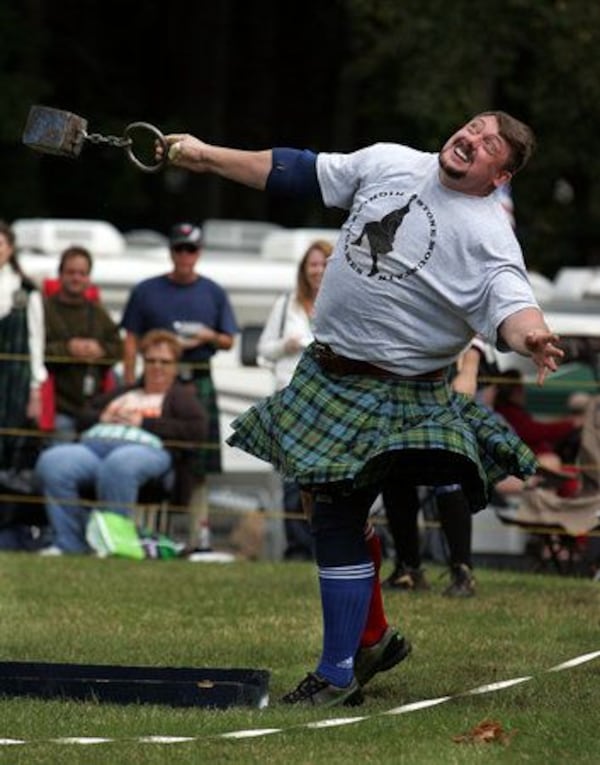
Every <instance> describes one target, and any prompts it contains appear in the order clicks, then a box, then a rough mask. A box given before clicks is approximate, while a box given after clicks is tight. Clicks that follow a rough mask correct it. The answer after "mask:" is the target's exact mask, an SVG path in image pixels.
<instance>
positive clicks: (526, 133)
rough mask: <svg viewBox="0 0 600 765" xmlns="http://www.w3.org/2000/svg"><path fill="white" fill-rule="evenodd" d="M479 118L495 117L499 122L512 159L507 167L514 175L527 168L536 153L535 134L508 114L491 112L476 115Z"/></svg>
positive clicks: (500, 130)
mask: <svg viewBox="0 0 600 765" xmlns="http://www.w3.org/2000/svg"><path fill="white" fill-rule="evenodd" d="M476 116H477V117H495V118H496V120H497V122H498V132H499V133H500V135H501V136H502V138H504V140H505V141H506V143H507V144H508V146H509V148H510V158H509V160H508V163H507V165H506V170H508V171H509V172H510V173H512V175H514V174H515V173H518V172H519V170H521V169H522V168H524V167H525V165H526V164H527V162H528V161H529V158H530V157H531V155H532V154H533V152H534V151H535V143H536V142H535V134H534V132H533V130H532V129H531V128H530V127H529V125H526V124H525V123H524V122H521V121H520V120H518V119H516V118H515V117H512V116H511V115H510V114H508V113H507V112H502V111H489V112H482V113H481V114H478V115H476Z"/></svg>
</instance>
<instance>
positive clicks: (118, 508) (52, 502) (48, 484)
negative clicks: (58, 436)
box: [35, 440, 172, 553]
mask: <svg viewBox="0 0 600 765" xmlns="http://www.w3.org/2000/svg"><path fill="white" fill-rule="evenodd" d="M171 462H172V460H171V455H170V454H169V452H167V451H166V450H164V449H156V448H154V447H151V446H146V445H143V444H134V443H124V442H120V441H119V442H117V441H104V442H101V441H99V440H98V441H93V442H88V443H70V444H58V445H56V446H52V447H51V448H49V449H47V450H46V451H44V452H42V454H41V455H40V457H39V459H38V461H37V464H36V468H35V470H36V476H37V478H38V479H39V481H40V485H41V487H42V491H43V493H44V496H45V497H46V512H47V514H48V520H49V521H50V525H51V526H52V531H53V544H55V545H56V546H57V547H60V549H61V550H63V551H64V552H72V553H80V552H87V551H88V549H89V548H88V545H87V542H86V539H85V529H86V526H87V522H88V518H89V514H90V508H89V507H85V506H83V505H82V504H80V503H78V499H79V496H80V494H79V490H80V487H84V486H93V487H95V490H96V498H97V500H98V501H99V502H100V503H102V507H103V508H104V509H107V510H111V511H112V512H116V513H122V514H123V515H129V514H130V513H131V505H132V504H134V503H135V502H136V500H137V496H138V489H139V488H140V486H142V484H144V483H145V482H146V481H148V480H149V479H151V478H160V477H161V476H163V475H166V474H167V473H168V471H169V469H170V468H171Z"/></svg>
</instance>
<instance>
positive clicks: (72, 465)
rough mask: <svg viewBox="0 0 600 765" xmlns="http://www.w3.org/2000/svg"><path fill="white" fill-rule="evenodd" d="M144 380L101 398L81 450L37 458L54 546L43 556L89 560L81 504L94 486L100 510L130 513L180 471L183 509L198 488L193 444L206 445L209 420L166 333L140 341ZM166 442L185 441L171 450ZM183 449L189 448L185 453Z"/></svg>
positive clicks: (89, 413)
mask: <svg viewBox="0 0 600 765" xmlns="http://www.w3.org/2000/svg"><path fill="white" fill-rule="evenodd" d="M140 351H141V353H142V356H143V359H144V371H143V376H142V380H141V381H140V382H138V383H134V384H133V385H129V386H123V387H120V388H117V389H115V390H113V391H111V392H110V393H105V394H103V395H100V396H98V397H95V398H94V399H92V401H91V402H90V404H89V406H88V407H87V408H86V409H85V410H84V412H83V414H82V417H81V426H82V427H86V428H87V429H86V430H84V431H83V432H82V433H81V436H80V440H79V442H78V443H67V444H57V445H55V446H52V447H50V448H49V449H47V450H45V451H44V452H43V453H42V454H41V455H40V458H39V459H38V462H37V465H36V474H37V477H38V479H39V481H40V484H41V488H42V491H43V493H44V496H45V497H46V510H47V513H48V518H49V521H50V524H51V526H52V531H53V541H52V545H51V546H50V547H48V548H45V549H44V550H42V551H41V552H42V554H47V555H60V554H62V553H83V552H87V551H88V545H87V542H86V539H85V531H86V525H87V521H88V517H89V513H90V508H89V507H85V506H84V505H83V504H82V503H80V502H79V500H80V497H81V492H82V490H84V489H85V488H86V487H90V486H91V487H94V488H95V491H96V497H97V499H98V501H99V503H100V506H101V508H103V509H109V510H111V511H112V512H117V513H122V514H124V515H127V514H130V513H131V508H132V506H133V505H134V504H135V502H136V500H137V496H138V490H139V488H140V487H141V486H142V485H143V484H144V483H145V482H146V481H148V480H151V479H154V478H161V477H164V476H166V475H167V474H168V473H169V471H170V470H172V469H174V471H175V492H174V493H175V496H174V498H173V501H174V502H176V503H177V504H187V503H188V501H189V497H190V494H191V489H192V486H193V475H192V470H191V463H192V460H191V459H189V457H190V456H191V457H192V458H193V454H194V450H193V443H194V442H196V443H197V442H198V441H202V440H203V439H204V438H206V427H207V420H206V414H205V411H204V409H203V407H202V405H201V404H200V403H199V401H198V399H197V397H196V396H195V394H194V390H193V386H191V385H189V384H186V383H182V382H179V381H178V380H177V362H178V360H179V356H180V353H181V345H180V343H179V341H178V339H177V337H176V336H175V335H174V334H172V333H171V332H168V331H167V330H159V329H157V330H151V331H150V332H148V333H147V334H146V335H145V336H144V337H143V338H142V339H141V342H140ZM163 439H165V440H174V441H177V442H179V443H178V444H177V446H176V447H174V448H171V447H169V446H168V445H165V444H164V443H163ZM181 442H190V448H187V449H186V448H185V446H182V445H181Z"/></svg>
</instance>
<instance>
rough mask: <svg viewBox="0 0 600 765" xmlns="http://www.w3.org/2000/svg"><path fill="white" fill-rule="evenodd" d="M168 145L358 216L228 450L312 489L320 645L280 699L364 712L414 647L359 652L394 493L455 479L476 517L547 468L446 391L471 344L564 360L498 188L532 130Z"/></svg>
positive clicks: (260, 184)
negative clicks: (295, 337)
mask: <svg viewBox="0 0 600 765" xmlns="http://www.w3.org/2000/svg"><path fill="white" fill-rule="evenodd" d="M166 146H167V147H168V148H167V151H168V158H169V160H170V162H171V163H173V164H175V165H177V166H180V167H184V168H187V169H189V170H192V171H195V172H199V173H203V172H211V173H216V174H217V175H220V176H222V177H224V178H228V179H230V180H234V181H237V182H240V183H243V184H245V185H247V186H250V187H252V188H257V189H264V190H266V191H267V192H269V193H273V194H279V195H291V196H301V195H305V196H312V197H317V198H319V199H320V200H321V201H322V202H323V204H324V205H325V206H327V207H338V208H341V209H343V210H346V211H347V212H348V216H347V218H346V221H345V223H344V224H343V226H342V229H341V232H340V236H339V239H338V242H337V245H336V248H335V250H334V253H333V255H332V256H331V258H330V259H329V262H328V265H327V269H326V271H325V276H324V278H323V282H322V285H321V290H320V292H319V296H318V298H317V303H316V315H315V331H314V335H315V341H314V342H313V343H312V344H311V345H310V346H309V347H308V348H307V349H306V350H305V352H304V354H303V356H302V359H301V361H300V363H299V364H298V367H297V369H296V372H295V374H294V377H293V379H292V381H291V383H290V384H289V385H288V386H287V387H286V388H284V389H283V390H281V391H278V392H277V393H275V394H274V395H273V396H271V397H270V398H268V399H266V400H264V401H261V402H259V403H258V404H257V405H255V406H254V407H252V408H251V409H250V410H249V411H248V412H247V413H245V414H244V415H242V416H241V417H239V418H237V419H236V420H235V421H234V423H233V429H234V433H233V435H232V436H231V437H230V439H229V443H230V444H232V445H234V446H237V447H240V448H242V449H245V450H246V451H248V452H250V453H251V454H254V455H255V456H257V457H260V458H261V459H264V460H267V461H269V462H271V463H272V464H273V465H274V466H275V468H276V469H277V470H279V471H280V472H281V473H283V474H284V475H285V476H288V477H290V478H293V479H294V480H295V481H297V482H298V483H299V484H300V485H301V486H303V487H304V489H305V490H309V491H310V495H311V500H312V527H313V533H314V537H315V552H316V562H317V567H318V573H319V587H320V593H321V606H322V614H323V627H324V629H323V648H322V653H321V657H320V659H319V661H318V663H317V666H316V669H315V671H314V672H309V673H308V675H307V676H306V678H304V679H303V680H302V681H301V682H300V683H299V685H298V686H297V687H296V688H295V689H294V690H293V691H291V692H290V693H288V694H286V696H284V698H283V701H284V702H286V703H292V704H296V703H298V704H307V705H323V706H332V705H338V704H347V705H353V704H358V703H360V702H361V701H362V699H363V693H362V687H363V686H364V685H365V683H366V682H368V680H370V679H371V678H372V677H373V675H374V674H376V673H378V672H381V671H385V670H387V669H390V668H391V667H392V666H394V665H395V664H397V663H398V661H400V660H401V658H404V656H405V655H406V653H407V650H406V645H405V650H404V651H401V650H400V647H399V646H400V645H402V643H401V639H400V640H396V641H394V640H390V639H389V638H390V634H391V633H393V632H394V631H390V630H389V629H387V630H386V631H385V632H384V634H383V635H382V636H381V638H380V640H379V641H377V642H375V643H373V644H372V645H364V644H361V634H362V632H363V629H364V627H365V624H366V623H367V619H368V614H369V608H370V605H371V598H372V594H373V591H374V586H376V571H375V568H376V567H375V565H374V563H373V560H372V558H371V556H370V555H369V550H368V546H367V542H366V540H365V536H364V533H363V531H364V525H365V521H366V519H367V515H368V512H369V508H370V506H371V504H372V502H373V500H374V499H375V497H376V495H377V494H378V493H379V491H380V489H381V484H382V482H383V481H384V480H386V479H390V478H394V477H395V478H397V480H398V481H401V482H403V483H405V484H406V485H413V484H420V485H432V486H436V485H447V484H460V485H461V487H462V490H463V492H464V494H465V496H466V498H467V500H468V502H469V504H470V507H471V509H472V511H477V510H478V509H480V508H482V507H484V506H485V504H486V501H487V495H488V491H489V488H490V486H491V485H492V484H493V483H494V482H495V481H497V480H499V479H500V478H501V477H503V476H504V475H507V474H513V475H517V476H519V477H523V478H524V477H527V476H528V475H530V474H531V473H532V472H533V471H534V470H535V466H536V463H535V458H534V456H533V455H532V453H531V452H530V451H529V450H528V449H527V447H526V446H524V444H522V443H521V441H520V440H519V439H518V438H517V437H516V436H515V435H514V434H512V433H511V432H510V431H509V430H508V429H507V428H505V427H504V426H503V425H501V424H499V423H498V422H497V421H496V420H495V419H492V418H491V417H490V416H489V415H488V414H487V413H486V412H485V411H484V410H483V409H481V408H480V407H479V406H478V405H477V404H476V403H474V402H473V401H472V400H471V399H469V398H468V397H467V396H465V395H457V394H453V393H452V392H451V390H450V387H449V384H448V380H447V369H448V367H449V366H450V365H451V364H452V363H453V362H454V361H455V360H456V358H457V357H458V356H459V354H460V353H461V352H462V351H463V349H464V348H465V347H467V345H468V344H469V343H470V341H471V339H472V338H473V336H474V335H475V334H476V333H479V334H480V335H482V336H483V337H484V338H485V339H486V340H487V341H488V342H490V343H491V344H493V345H496V346H497V347H498V348H500V349H501V350H502V349H504V350H509V349H510V350H513V351H516V352H518V353H521V354H523V355H527V356H530V357H531V359H532V360H533V362H534V364H535V365H536V366H537V368H538V381H539V382H540V383H542V382H543V380H544V378H545V376H546V374H547V372H548V371H554V370H555V369H556V368H557V365H558V363H559V360H560V358H561V357H562V355H563V354H562V351H561V349H560V348H559V347H558V345H557V343H558V338H557V337H556V335H554V334H553V333H552V332H551V330H550V329H549V328H548V326H547V324H546V322H545V320H544V317H543V314H542V312H541V311H540V309H539V307H538V305H537V303H536V300H535V298H534V295H533V292H532V289H531V286H530V284H529V281H528V278H527V272H526V269H525V265H524V262H523V256H522V253H521V249H520V246H519V244H518V242H517V240H516V238H515V235H514V233H513V231H512V228H511V226H510V223H509V222H508V220H507V217H506V214H505V212H504V210H503V209H502V206H501V203H500V200H499V198H498V195H497V194H496V191H497V189H499V188H500V187H501V186H502V185H503V184H505V183H508V182H509V181H511V179H512V178H513V176H514V175H515V173H517V172H518V171H519V170H520V169H521V168H522V167H523V166H524V165H525V164H526V162H527V160H528V159H529V156H530V154H531V152H532V151H533V148H534V137H533V133H532V131H531V130H530V128H529V127H527V126H526V125H524V124H523V123H522V122H520V121H518V120H516V119H514V118H513V117H511V116H510V115H508V114H506V113H504V112H485V113H482V114H478V115H476V116H475V117H473V118H472V119H471V120H469V122H467V123H466V124H465V125H464V126H463V127H461V128H460V129H459V130H457V131H456V132H455V133H454V134H453V135H452V136H451V137H450V139H448V141H447V142H446V143H445V144H444V146H443V147H442V149H441V150H440V152H439V153H429V152H423V151H418V150H415V149H412V148H410V147H407V146H403V145H399V144H388V143H379V144H375V145H373V146H369V147H367V148H364V149H359V150H358V151H355V152H352V153H349V154H342V153H314V152H311V151H306V150H305V151H301V150H298V149H287V148H275V149H269V150H263V151H244V150H239V149H230V148H225V147H221V146H213V145H209V144H206V143H205V142H203V141H201V140H199V139H197V138H195V137H193V136H190V135H187V134H173V135H170V136H167V138H166ZM156 153H157V156H158V157H162V154H163V148H161V147H157V150H156ZM398 512H401V509H398ZM397 637H398V636H397Z"/></svg>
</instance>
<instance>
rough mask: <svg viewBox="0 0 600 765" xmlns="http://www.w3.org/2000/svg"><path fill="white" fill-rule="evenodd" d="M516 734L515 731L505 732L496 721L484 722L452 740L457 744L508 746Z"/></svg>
mask: <svg viewBox="0 0 600 765" xmlns="http://www.w3.org/2000/svg"><path fill="white" fill-rule="evenodd" d="M515 733H516V731H514V730H513V731H510V732H507V731H505V730H504V729H503V728H502V725H501V723H499V722H496V721H495V720H482V721H481V722H480V723H478V724H477V725H476V726H475V727H474V728H472V729H471V730H470V731H469V732H468V733H463V734H461V735H460V736H453V737H452V740H453V741H454V743H455V744H490V743H495V742H498V743H500V744H508V743H510V740H511V738H512V737H513V736H514V734H515Z"/></svg>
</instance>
